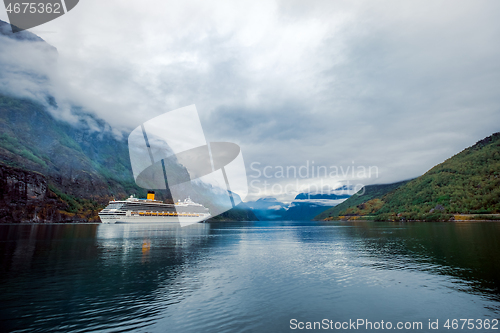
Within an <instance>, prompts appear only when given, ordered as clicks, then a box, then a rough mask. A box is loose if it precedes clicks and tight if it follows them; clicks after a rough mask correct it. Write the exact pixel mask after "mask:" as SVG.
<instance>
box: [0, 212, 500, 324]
mask: <svg viewBox="0 0 500 333" xmlns="http://www.w3.org/2000/svg"><path fill="white" fill-rule="evenodd" d="M499 258H500V223H372V222H356V223H349V222H339V221H337V222H309V221H308V222H234V223H228V222H226V223H211V224H196V225H192V226H189V227H184V228H178V227H173V226H165V225H97V224H71V225H1V226H0V330H1V331H16V332H43V331H46V332H94V331H103V332H122V331H137V332H288V331H298V329H296V330H292V329H291V328H290V320H291V319H296V320H297V321H302V322H307V321H311V322H313V321H321V320H323V319H328V320H333V322H345V321H349V320H350V319H351V320H356V319H365V320H369V321H372V322H380V321H382V320H384V322H388V321H389V322H392V323H394V325H395V324H396V323H397V322H422V323H423V329H421V330H410V331H412V332H413V331H421V332H429V331H433V332H445V331H446V332H449V331H450V330H449V329H446V328H444V327H443V324H444V323H445V321H446V319H460V318H470V319H483V320H484V319H490V320H491V319H493V318H499V317H500V290H499V287H500V259H499ZM429 319H430V320H432V321H435V320H436V319H439V329H437V330H429V329H428V322H429ZM498 328H499V327H498V326H497V330H491V329H490V330H484V329H473V330H467V329H464V331H469V332H471V331H475V332H484V331H492V332H495V331H498ZM337 331H339V330H337ZM340 331H344V330H340ZM359 331H366V330H365V329H364V328H363V327H361V328H360V329H359ZM368 331H372V330H368ZM377 331H385V330H380V329H379V330H377ZM452 331H461V329H457V330H452Z"/></svg>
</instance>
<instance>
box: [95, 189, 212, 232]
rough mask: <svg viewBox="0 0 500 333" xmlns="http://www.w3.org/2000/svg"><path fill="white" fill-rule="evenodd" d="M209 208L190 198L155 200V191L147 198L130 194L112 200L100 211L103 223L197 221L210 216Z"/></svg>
mask: <svg viewBox="0 0 500 333" xmlns="http://www.w3.org/2000/svg"><path fill="white" fill-rule="evenodd" d="M210 216H211V215H210V212H209V210H208V208H205V207H204V206H203V205H201V204H199V203H195V202H193V201H192V200H191V199H190V198H187V199H185V200H184V201H179V202H177V203H175V204H166V203H164V202H162V201H159V200H155V198H154V192H152V191H150V192H149V193H148V197H147V199H138V198H135V197H134V196H130V198H128V199H127V200H117V201H115V200H112V201H110V202H109V204H108V206H106V208H104V209H103V210H102V211H100V212H99V217H100V219H101V221H102V223H175V222H178V223H181V224H182V223H196V222H201V221H205V220H207V219H208V218H210Z"/></svg>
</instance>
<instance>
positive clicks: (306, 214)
mask: <svg viewBox="0 0 500 333" xmlns="http://www.w3.org/2000/svg"><path fill="white" fill-rule="evenodd" d="M349 197H350V194H347V193H342V194H335V193H300V194H298V195H297V196H296V197H295V199H294V200H293V201H292V202H291V203H290V206H289V207H288V210H287V214H286V219H287V220H292V221H310V220H312V219H313V218H314V217H315V216H317V215H318V214H320V213H322V212H324V211H325V210H328V209H332V208H333V207H336V206H337V205H339V204H341V203H342V202H344V201H345V200H346V199H348V198H349Z"/></svg>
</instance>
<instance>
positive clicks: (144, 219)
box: [100, 214, 210, 224]
mask: <svg viewBox="0 0 500 333" xmlns="http://www.w3.org/2000/svg"><path fill="white" fill-rule="evenodd" d="M100 218H101V222H102V223H106V224H113V223H180V224H185V223H188V224H190V223H197V222H202V221H206V220H208V219H209V218H210V214H208V215H205V216H197V217H189V216H181V217H179V216H118V215H116V216H113V215H106V216H100Z"/></svg>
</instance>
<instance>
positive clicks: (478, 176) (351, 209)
mask: <svg viewBox="0 0 500 333" xmlns="http://www.w3.org/2000/svg"><path fill="white" fill-rule="evenodd" d="M400 185H401V186H399V187H397V188H393V189H390V190H389V191H386V193H378V194H376V195H371V196H370V195H368V196H357V195H354V196H353V197H351V198H350V199H348V200H346V201H345V202H344V203H342V204H341V205H339V206H337V207H334V208H333V209H332V210H329V211H327V212H325V214H321V215H319V216H317V217H316V219H325V218H335V217H337V216H343V215H348V216H364V215H372V216H375V219H378V220H394V219H398V220H399V219H403V220H446V219H449V218H450V217H451V216H452V215H451V214H497V213H500V187H499V185H500V133H495V134H493V135H491V136H489V137H487V138H485V139H483V140H481V141H479V142H477V143H476V144H475V145H474V146H472V147H469V148H467V149H465V150H463V151H462V152H460V153H458V154H456V155H455V156H453V157H451V158H449V159H447V160H446V161H444V162H443V163H441V164H439V165H437V166H435V167H433V168H432V169H431V170H429V171H428V172H426V173H425V174H424V175H422V176H420V177H418V178H415V179H413V180H411V181H408V182H406V183H405V184H400ZM366 188H367V189H368V188H369V187H368V186H367V187H366ZM386 189H387V188H386ZM367 193H370V191H368V190H367Z"/></svg>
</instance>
